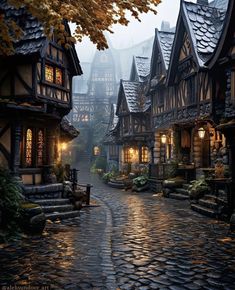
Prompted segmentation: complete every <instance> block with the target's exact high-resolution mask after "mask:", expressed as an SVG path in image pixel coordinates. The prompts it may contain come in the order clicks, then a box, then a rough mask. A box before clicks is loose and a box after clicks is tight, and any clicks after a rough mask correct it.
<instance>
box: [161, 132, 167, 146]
mask: <svg viewBox="0 0 235 290" xmlns="http://www.w3.org/2000/svg"><path fill="white" fill-rule="evenodd" d="M166 139H167V138H166V135H165V134H163V135H162V136H161V142H162V144H166Z"/></svg>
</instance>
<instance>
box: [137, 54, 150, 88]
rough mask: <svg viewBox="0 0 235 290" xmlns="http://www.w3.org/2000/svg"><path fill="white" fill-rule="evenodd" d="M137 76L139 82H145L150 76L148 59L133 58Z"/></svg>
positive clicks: (142, 57)
mask: <svg viewBox="0 0 235 290" xmlns="http://www.w3.org/2000/svg"><path fill="white" fill-rule="evenodd" d="M134 60H135V64H136V70H137V74H138V76H139V80H140V82H144V81H146V78H147V77H148V75H149V74H150V58H149V57H145V56H134Z"/></svg>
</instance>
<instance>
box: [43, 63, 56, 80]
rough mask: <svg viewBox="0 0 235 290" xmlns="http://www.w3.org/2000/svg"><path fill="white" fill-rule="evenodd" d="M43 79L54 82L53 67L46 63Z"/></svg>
mask: <svg viewBox="0 0 235 290" xmlns="http://www.w3.org/2000/svg"><path fill="white" fill-rule="evenodd" d="M45 79H46V81H47V82H49V83H53V82H54V69H53V67H52V66H50V65H46V67H45Z"/></svg>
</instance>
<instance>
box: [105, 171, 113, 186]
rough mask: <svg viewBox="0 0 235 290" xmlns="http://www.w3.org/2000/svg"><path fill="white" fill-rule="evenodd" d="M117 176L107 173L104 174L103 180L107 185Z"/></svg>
mask: <svg viewBox="0 0 235 290" xmlns="http://www.w3.org/2000/svg"><path fill="white" fill-rule="evenodd" d="M114 176H115V174H114V173H113V172H107V173H105V174H103V176H102V180H103V181H104V182H105V183H108V182H109V181H110V179H112V178H114Z"/></svg>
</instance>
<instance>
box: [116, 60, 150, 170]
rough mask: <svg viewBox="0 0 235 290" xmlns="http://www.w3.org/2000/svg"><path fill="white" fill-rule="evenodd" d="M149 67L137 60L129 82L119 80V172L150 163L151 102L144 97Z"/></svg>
mask: <svg viewBox="0 0 235 290" xmlns="http://www.w3.org/2000/svg"><path fill="white" fill-rule="evenodd" d="M149 68H150V61H149V58H147V57H134V58H133V65H132V70H131V74H130V80H121V81H120V88H119V94H118V102H117V113H116V114H117V116H118V117H119V140H118V142H120V143H121V144H122V150H121V156H120V158H119V161H120V169H123V168H124V167H125V166H126V165H127V164H131V167H132V170H139V169H140V165H141V164H147V163H148V162H149V141H150V139H151V131H150V101H149V100H148V99H147V98H146V94H145V92H146V87H147V80H148V75H149Z"/></svg>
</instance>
